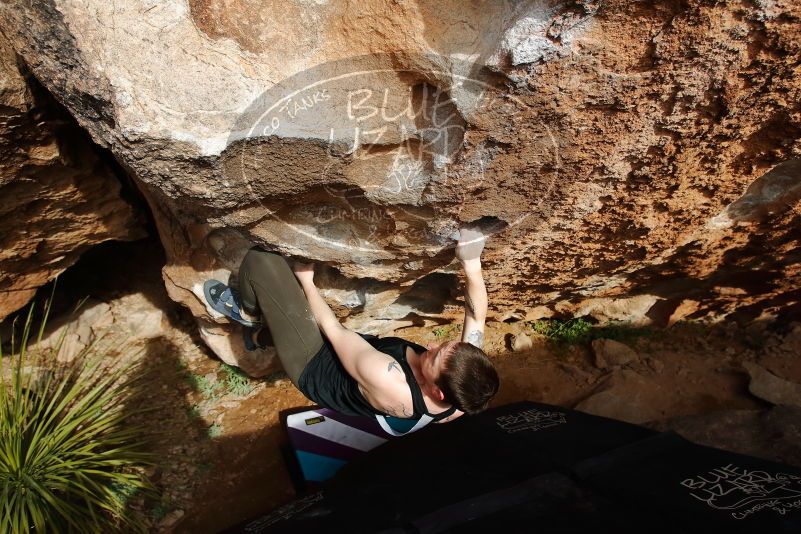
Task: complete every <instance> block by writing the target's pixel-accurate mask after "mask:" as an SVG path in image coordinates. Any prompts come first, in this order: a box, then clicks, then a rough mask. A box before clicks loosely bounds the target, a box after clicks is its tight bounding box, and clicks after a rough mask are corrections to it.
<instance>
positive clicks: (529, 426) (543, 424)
mask: <svg viewBox="0 0 801 534" xmlns="http://www.w3.org/2000/svg"><path fill="white" fill-rule="evenodd" d="M495 422H496V423H497V424H498V426H499V427H501V429H503V430H505V431H506V432H507V433H509V434H514V433H515V432H520V431H522V430H531V431H532V432H536V431H537V430H542V429H543V428H549V427H552V426H556V425H561V424H563V423H566V422H567V420H566V419H565V414H563V413H561V412H550V411H547V410H537V409H536V408H532V409H531V410H526V411H523V412H518V413H516V414H512V415H502V416H501V417H498V418H496V419H495Z"/></svg>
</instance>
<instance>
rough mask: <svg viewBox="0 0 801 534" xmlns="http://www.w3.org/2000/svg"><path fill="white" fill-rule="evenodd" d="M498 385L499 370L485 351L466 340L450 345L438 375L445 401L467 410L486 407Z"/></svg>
mask: <svg viewBox="0 0 801 534" xmlns="http://www.w3.org/2000/svg"><path fill="white" fill-rule="evenodd" d="M499 385H500V381H499V380H498V372H497V371H496V370H495V367H494V366H493V365H492V362H491V361H490V359H489V358H488V357H487V355H486V354H485V353H484V351H483V350H481V349H479V348H478V347H475V346H473V345H471V344H470V343H463V342H459V343H456V345H455V347H454V348H453V349H451V353H450V356H449V357H448V359H447V360H446V361H445V366H444V367H443V369H442V372H441V374H440V375H439V378H438V379H437V387H439V389H441V390H442V393H443V394H444V395H445V401H446V402H449V403H450V404H452V405H453V406H455V407H456V408H457V409H459V410H461V411H463V412H464V413H467V414H474V413H478V412H481V411H483V410H486V409H487V406H488V405H489V402H490V400H491V399H492V397H494V396H495V394H496V393H497V392H498V387H499Z"/></svg>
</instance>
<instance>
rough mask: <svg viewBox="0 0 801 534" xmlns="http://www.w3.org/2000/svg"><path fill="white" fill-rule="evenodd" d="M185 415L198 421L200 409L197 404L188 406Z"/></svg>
mask: <svg viewBox="0 0 801 534" xmlns="http://www.w3.org/2000/svg"><path fill="white" fill-rule="evenodd" d="M186 415H187V416H188V417H189V419H200V418H201V416H200V407H198V405H197V404H195V405H193V406H190V407H189V408H187V409H186Z"/></svg>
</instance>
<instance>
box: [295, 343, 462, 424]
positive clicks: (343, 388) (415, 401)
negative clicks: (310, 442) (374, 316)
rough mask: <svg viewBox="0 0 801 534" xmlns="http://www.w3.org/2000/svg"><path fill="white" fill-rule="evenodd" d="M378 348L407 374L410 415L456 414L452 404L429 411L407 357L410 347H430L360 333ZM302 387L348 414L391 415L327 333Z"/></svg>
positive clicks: (300, 381) (301, 381)
mask: <svg viewBox="0 0 801 534" xmlns="http://www.w3.org/2000/svg"><path fill="white" fill-rule="evenodd" d="M359 335H360V336H362V337H363V338H364V339H365V340H366V341H367V342H368V343H370V345H372V346H373V347H374V348H375V349H376V350H379V351H381V352H383V353H384V354H387V355H389V356H391V357H392V358H393V359H395V360H396V361H397V362H398V364H399V365H400V366H401V369H403V374H404V375H406V383H407V384H409V389H410V390H411V393H412V405H413V407H414V415H413V416H412V417H411V418H410V419H412V418H413V419H419V418H420V417H422V416H423V415H424V414H426V415H428V416H430V417H432V418H433V419H434V421H439V420H441V419H444V418H446V417H448V416H450V415H452V414H453V413H454V412H455V411H456V408H454V407H451V408H449V409H447V410H445V411H444V412H442V413H438V414H432V413H429V412H428V408H427V406H426V403H425V400H424V399H423V392H422V391H421V390H420V386H419V385H418V384H417V380H415V378H414V373H413V372H412V368H411V367H410V366H409V362H408V361H406V347H411V348H412V350H414V351H415V352H417V353H418V354H419V353H422V352H424V351H425V350H426V349H425V348H423V347H421V346H420V345H417V344H416V343H412V342H410V341H406V340H405V339H401V338H399V337H384V338H378V337H376V336H371V335H366V334H359ZM298 387H299V389H300V390H301V391H302V392H303V394H304V395H306V397H308V398H309V399H311V400H313V401H314V402H316V403H317V404H320V405H321V406H324V407H326V408H331V409H332V410H336V411H338V412H340V413H343V414H346V415H365V416H368V417H374V416H376V415H387V414H385V413H384V412H381V411H380V410H376V409H375V408H373V406H372V405H371V404H370V403H369V402H367V399H365V398H364V395H362V392H361V391H359V385H358V383H357V382H356V380H355V379H354V378H353V377H352V376H350V374H348V372H347V371H346V370H345V368H344V367H343V366H342V362H340V361H339V358H338V357H337V355H336V353H335V352H334V347H333V346H332V345H331V343H330V342H329V341H328V339H326V338H325V337H323V346H322V348H321V349H320V351H319V352H318V353H317V354H316V355H315V356H314V358H312V359H311V361H309V363H308V365H306V368H305V369H304V370H303V372H302V373H301V375H300V378H299V379H298Z"/></svg>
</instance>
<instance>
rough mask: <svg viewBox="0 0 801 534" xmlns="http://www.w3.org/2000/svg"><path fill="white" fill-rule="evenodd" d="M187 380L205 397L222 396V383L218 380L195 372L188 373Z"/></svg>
mask: <svg viewBox="0 0 801 534" xmlns="http://www.w3.org/2000/svg"><path fill="white" fill-rule="evenodd" d="M186 380H187V382H189V385H190V386H192V389H194V390H195V391H197V392H198V393H200V394H201V395H202V396H203V398H205V399H207V400H214V399H216V398H217V397H219V396H220V389H222V384H220V383H219V382H217V381H214V380H210V379H208V378H206V377H205V376H202V375H196V374H194V373H190V374H188V375H186Z"/></svg>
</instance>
